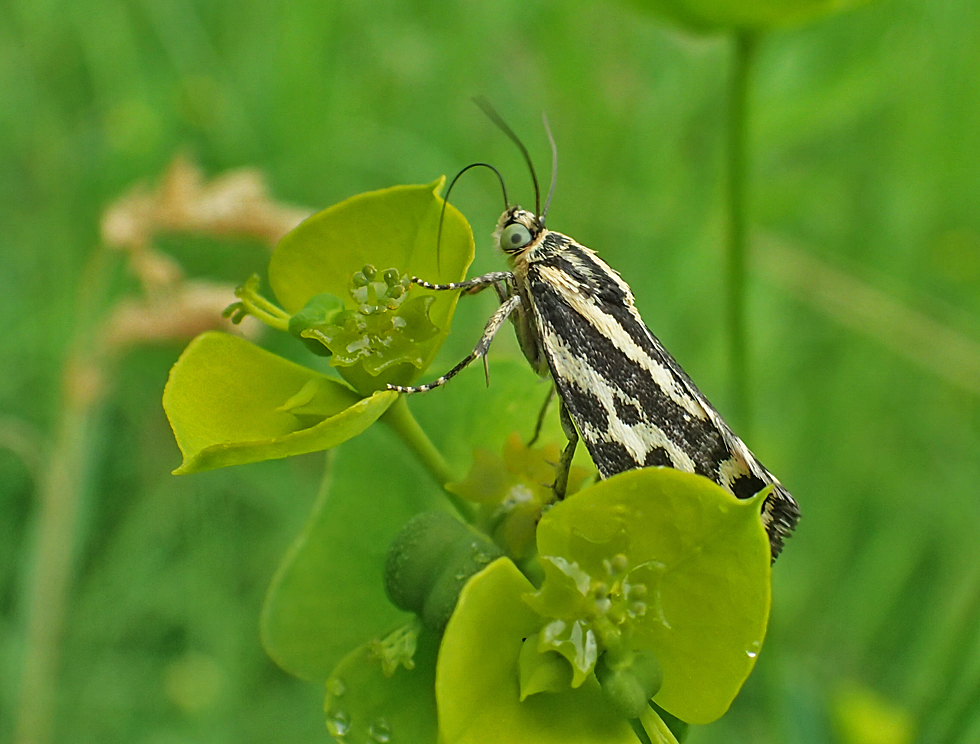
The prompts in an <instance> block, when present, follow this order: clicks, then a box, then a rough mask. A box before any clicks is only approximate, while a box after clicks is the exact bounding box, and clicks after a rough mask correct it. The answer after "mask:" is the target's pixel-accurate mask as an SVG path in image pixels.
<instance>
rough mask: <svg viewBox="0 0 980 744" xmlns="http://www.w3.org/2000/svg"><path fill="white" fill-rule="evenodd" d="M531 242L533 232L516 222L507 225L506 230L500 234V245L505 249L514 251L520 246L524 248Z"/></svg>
mask: <svg viewBox="0 0 980 744" xmlns="http://www.w3.org/2000/svg"><path fill="white" fill-rule="evenodd" d="M530 242H531V233H530V232H529V231H528V229H527V228H526V227H524V225H521V224H520V223H517V222H515V223H514V224H513V225H507V227H505V228H504V231H503V232H502V233H501V234H500V247H501V248H503V249H504V250H505V251H513V250H516V249H518V248H523V247H524V246H526V245H527V244H528V243H530Z"/></svg>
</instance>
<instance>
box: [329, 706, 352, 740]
mask: <svg viewBox="0 0 980 744" xmlns="http://www.w3.org/2000/svg"><path fill="white" fill-rule="evenodd" d="M327 731H329V732H330V735H331V736H332V737H334V738H335V739H343V738H344V737H345V736H347V734H348V733H349V732H350V716H348V715H347V713H345V712H344V711H342V710H340V709H339V708H334V709H333V710H331V711H330V712H329V713H328V714H327Z"/></svg>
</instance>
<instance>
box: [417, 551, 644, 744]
mask: <svg viewBox="0 0 980 744" xmlns="http://www.w3.org/2000/svg"><path fill="white" fill-rule="evenodd" d="M533 589H534V587H533V586H532V585H531V583H530V582H529V581H528V580H527V579H526V578H524V575H523V574H522V573H521V572H520V571H518V570H517V567H516V566H515V565H514V564H513V563H511V562H510V560H509V559H507V558H500V559H498V560H497V561H495V562H493V563H491V564H490V565H489V566H488V567H487V568H486V569H485V570H483V571H481V572H480V573H478V574H477V575H476V576H474V577H473V578H472V579H471V580H470V582H469V583H468V584H467V585H466V587H465V588H464V589H463V592H462V594H460V597H459V603H458V604H457V606H456V612H454V613H453V616H452V618H451V619H450V620H449V624H448V625H447V626H446V632H445V634H444V635H443V638H442V645H441V646H440V648H439V659H438V661H437V663H436V704H437V707H438V710H439V733H440V736H441V741H442V742H444V744H512V743H513V742H523V743H524V744H637V741H638V740H637V738H636V734H634V733H633V729H632V728H631V727H630V725H629V724H628V723H627V722H626V721H625V720H624V719H623V718H620V717H618V716H617V715H616V713H615V712H614V711H613V709H612V708H611V707H610V706H609V704H608V703H607V702H606V701H605V699H604V698H603V695H602V691H601V690H600V689H599V684H598V682H596V680H595V678H594V677H593V678H591V679H590V680H589V681H588V682H586V683H585V684H583V685H582V686H581V687H579V688H578V689H576V690H571V689H566V690H565V691H564V692H559V693H554V694H552V693H548V692H542V693H540V694H537V695H531V696H529V697H527V698H526V699H525V700H523V701H521V699H520V698H521V690H520V672H519V663H518V659H519V657H520V654H521V646H522V644H523V642H524V639H525V638H526V637H528V636H530V635H533V634H534V633H536V632H537V631H538V629H539V628H540V627H541V617H540V616H538V615H537V614H536V613H535V612H534V611H532V610H531V609H530V608H529V607H528V606H527V605H526V604H525V603H524V602H523V601H521V596H522V595H523V594H525V593H527V592H530V591H532V590H533Z"/></svg>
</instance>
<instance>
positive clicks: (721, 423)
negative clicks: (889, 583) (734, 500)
mask: <svg viewBox="0 0 980 744" xmlns="http://www.w3.org/2000/svg"><path fill="white" fill-rule="evenodd" d="M648 332H649V331H648ZM650 337H651V339H653V342H654V344H656V346H657V347H659V349H660V352H661V358H662V359H663V361H664V363H665V364H666V365H667V366H668V367H670V369H671V372H672V373H673V374H674V376H675V377H676V379H677V380H679V381H680V382H681V383H682V384H683V385H684V386H685V389H686V390H687V391H688V393H689V394H690V395H691V397H693V398H695V399H696V400H697V401H698V402H699V404H700V405H701V407H702V408H703V409H704V411H705V413H706V414H707V416H708V418H709V419H710V420H711V422H712V423H713V424H714V426H715V428H716V429H717V430H718V431H719V432H721V434H722V438H723V439H724V441H725V444H726V446H727V448H728V450H729V452H731V453H732V457H733V458H736V459H737V460H738V461H739V462H740V463H743V464H744V466H745V467H746V468H747V471H748V473H749V474H750V476H749V477H746V476H744V475H743V476H741V478H742V479H743V480H742V481H741V482H742V484H743V485H741V486H739V481H738V480H736V481H735V483H733V487H732V488H731V489H730V490H732V492H733V493H734V494H735V495H736V496H739V497H740V498H745V497H747V496H751V495H754V494H756V493H758V492H759V490H760V489H761V488H762V487H764V486H766V485H772V486H773V492H772V494H771V495H770V496H768V497H767V498H766V503H765V505H764V506H763V509H762V522H763V524H764V525H765V527H766V531H767V532H768V533H769V544H770V548H771V549H772V557H773V560H775V559H776V556H778V555H779V553H780V552H781V551H782V549H783V542H784V541H785V539H786V538H787V537H789V536H790V535H791V534H792V532H793V530H795V529H796V525H797V523H798V522H799V521H800V506H799V504H797V503H796V499H794V498H793V496H792V495H791V494H790V492H789V491H787V490H786V488H785V487H784V486H783V484H782V483H780V482H779V480H778V479H777V478H776V477H775V476H774V475H773V474H772V473H770V472H769V471H768V470H767V469H766V468H765V466H764V465H763V464H762V463H761V462H759V459H758V458H757V457H756V456H755V455H754V454H752V451H751V450H750V449H749V448H748V447H747V446H746V445H745V442H743V441H742V440H741V439H740V438H739V437H738V435H736V434H735V432H733V431H732V429H731V427H730V426H729V425H728V424H727V423H726V422H725V420H724V419H723V418H722V417H721V414H720V413H718V411H717V410H716V409H715V407H714V406H713V405H711V402H710V401H709V400H708V399H707V398H706V397H705V396H704V393H702V392H701V391H700V390H699V389H698V387H697V385H695V384H694V381H693V380H691V378H690V376H689V375H688V374H687V372H685V371H684V370H683V368H682V367H681V366H680V365H679V364H678V363H677V361H676V360H675V359H674V358H673V357H672V356H671V355H670V353H669V352H668V351H667V350H666V349H665V348H664V347H663V345H662V344H661V343H660V340H659V339H658V338H657V337H656V336H654V335H653V334H652V333H650ZM736 489H738V490H736Z"/></svg>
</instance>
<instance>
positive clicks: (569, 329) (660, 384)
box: [527, 233, 799, 555]
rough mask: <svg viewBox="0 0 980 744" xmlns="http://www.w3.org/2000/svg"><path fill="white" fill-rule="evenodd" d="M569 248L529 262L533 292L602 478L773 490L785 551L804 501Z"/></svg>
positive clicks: (623, 295)
mask: <svg viewBox="0 0 980 744" xmlns="http://www.w3.org/2000/svg"><path fill="white" fill-rule="evenodd" d="M551 235H552V236H554V235H556V234H555V233H552V234H551ZM560 237H561V238H565V236H560ZM565 240H566V241H567V242H566V243H564V244H562V245H560V246H558V247H559V248H560V250H553V251H551V252H550V253H549V254H548V255H545V256H542V257H540V258H539V259H538V260H535V261H532V262H530V263H529V266H528V272H527V281H528V290H529V292H530V294H531V298H532V306H533V312H534V317H535V322H536V324H537V330H538V333H539V336H540V338H541V341H542V345H543V347H544V351H545V355H546V357H547V361H548V365H549V367H550V369H551V373H552V376H553V377H554V380H555V384H556V386H557V387H558V390H559V392H560V393H561V396H562V400H563V401H564V403H565V405H566V407H567V408H568V410H569V413H570V414H571V416H572V418H573V419H574V421H575V423H576V425H577V426H578V429H579V431H580V433H581V434H582V438H583V439H584V440H585V444H586V446H587V447H588V449H589V452H590V454H591V455H592V459H593V460H594V461H595V463H596V466H597V467H598V468H599V472H600V473H601V474H602V476H603V477H609V476H610V475H613V474H615V473H619V472H622V471H624V470H631V469H634V468H638V467H645V466H649V465H668V466H670V467H674V468H677V469H679V470H685V471H688V472H694V473H698V474H700V475H704V476H706V477H708V478H710V479H712V480H714V481H715V482H716V483H719V484H720V485H722V486H723V487H725V488H726V489H727V490H729V491H731V492H732V493H734V494H735V495H736V496H739V497H741V498H746V497H748V496H751V495H753V494H755V493H757V492H758V491H759V490H760V489H761V488H763V487H764V486H765V485H767V484H770V483H771V484H773V485H774V486H775V487H776V493H774V494H773V496H772V497H770V500H769V501H768V502H767V508H766V510H764V514H763V519H764V521H765V523H766V526H767V529H769V534H770V538H771V543H772V547H773V554H774V555H775V554H776V553H778V551H779V549H780V548H781V546H782V539H783V537H784V536H785V535H786V534H788V532H789V531H791V530H792V526H793V525H795V522H796V518H797V517H798V513H799V511H798V508H797V507H796V503H795V501H793V499H792V497H791V496H790V495H789V494H788V492H786V491H785V489H783V488H782V486H781V485H780V484H779V482H778V481H777V480H776V479H775V478H774V477H773V476H772V475H771V474H770V473H769V472H768V471H767V470H766V469H765V468H764V467H763V466H762V465H761V464H760V463H759V461H758V460H757V459H756V458H755V457H754V456H753V455H752V453H751V452H750V451H749V449H748V448H747V447H746V446H745V444H744V443H743V442H742V441H741V440H740V439H739V438H738V437H737V436H735V434H734V433H733V432H732V431H731V429H730V428H729V427H728V425H727V424H726V423H725V422H724V420H722V418H721V416H720V415H719V414H718V412H717V411H716V410H715V408H714V407H713V406H712V405H711V404H710V403H709V402H708V400H707V399H706V398H705V396H704V395H703V394H702V393H701V391H700V390H698V388H697V386H696V385H695V384H694V382H693V381H692V380H691V379H690V377H688V375H687V374H686V373H685V372H684V370H683V369H681V367H680V365H679V364H678V363H677V362H676V361H675V360H674V358H673V357H672V356H671V355H670V354H669V353H668V352H667V350H666V349H664V348H663V345H662V344H661V343H660V342H659V341H658V340H657V338H656V337H655V336H654V335H653V334H652V333H651V332H650V330H649V329H648V328H647V327H646V325H644V323H643V320H642V319H641V318H640V316H639V313H638V312H637V311H636V308H635V306H634V302H633V296H632V293H631V291H630V289H629V287H628V286H627V285H626V283H625V282H623V281H622V280H621V279H620V278H619V276H618V274H616V272H615V271H613V270H612V269H611V268H610V267H609V266H608V265H606V264H605V263H604V262H602V260H601V259H599V258H598V256H596V255H595V254H594V253H593V252H592V251H590V250H589V249H587V248H585V247H584V246H581V245H578V244H577V243H575V242H574V241H571V239H568V238H565ZM554 243H555V241H554V240H552V244H553V245H554Z"/></svg>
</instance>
